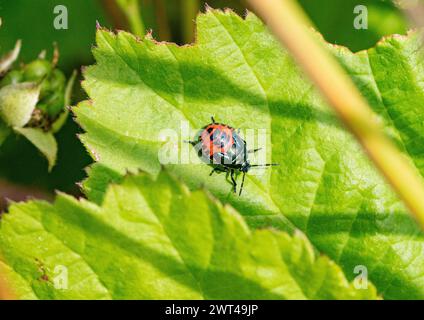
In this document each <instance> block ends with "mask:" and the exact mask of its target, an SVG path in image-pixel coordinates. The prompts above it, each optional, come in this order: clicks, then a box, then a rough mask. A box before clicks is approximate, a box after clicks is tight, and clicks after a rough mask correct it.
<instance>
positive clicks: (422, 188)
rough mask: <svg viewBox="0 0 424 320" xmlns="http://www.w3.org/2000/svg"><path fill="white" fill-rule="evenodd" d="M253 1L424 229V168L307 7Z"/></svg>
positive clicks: (290, 1) (273, 0)
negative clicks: (401, 144) (321, 36)
mask: <svg viewBox="0 0 424 320" xmlns="http://www.w3.org/2000/svg"><path fill="white" fill-rule="evenodd" d="M249 3H250V4H251V6H252V8H253V9H254V10H255V11H256V12H257V13H258V14H259V15H260V16H261V17H262V18H263V19H264V21H265V22H266V23H267V24H268V27H269V28H270V30H271V31H272V32H273V33H274V34H275V36H276V37H277V39H278V40H279V41H280V42H281V43H282V44H283V45H284V46H285V47H286V48H287V49H288V50H289V51H290V52H291V53H292V54H293V56H294V57H295V59H296V60H297V61H298V63H299V64H300V66H301V67H303V69H304V70H305V72H306V73H307V74H308V75H309V77H310V78H311V79H312V80H313V81H314V82H315V84H316V85H317V87H318V88H319V89H320V91H321V93H322V95H323V96H324V97H325V98H326V99H327V101H328V103H329V104H330V105H331V106H332V107H333V108H334V109H335V110H336V112H337V113H338V115H339V116H340V118H341V119H342V121H343V122H344V123H345V125H346V126H347V127H348V128H349V129H350V131H351V132H352V133H353V134H354V135H355V136H356V138H357V139H358V140H359V142H360V143H361V144H362V146H363V147H364V148H365V150H366V151H367V153H368V155H369V156H370V158H371V159H372V161H373V162H374V163H375V165H376V166H377V167H378V168H379V169H380V171H381V172H382V173H383V175H384V176H385V177H386V178H387V180H388V181H389V183H390V184H391V185H392V187H393V188H394V190H396V192H397V193H398V195H399V196H400V197H401V198H402V199H403V201H404V202H405V204H406V205H407V207H408V208H409V209H410V211H411V212H412V213H413V215H414V216H415V218H416V220H417V221H418V223H419V224H420V226H421V228H422V229H423V230H424V184H423V180H422V178H421V176H420V174H419V173H418V171H417V170H416V168H415V167H413V165H412V164H411V163H410V161H409V160H408V159H407V158H406V157H405V156H404V155H403V154H402V153H400V152H399V150H398V149H397V148H396V147H395V146H394V145H393V143H392V142H391V141H390V140H389V139H388V138H387V137H386V136H385V135H384V133H383V128H382V126H381V125H380V124H379V123H378V122H377V116H376V115H375V114H374V113H373V111H372V110H371V108H370V107H369V106H368V104H367V102H366V100H365V99H364V98H363V97H362V96H361V94H360V93H359V91H358V89H357V88H356V87H355V85H354V84H353V82H352V80H351V79H350V78H349V76H348V75H347V74H346V73H345V72H344V70H343V69H342V67H341V66H340V65H339V64H338V63H337V61H336V60H335V58H334V57H333V56H332V55H331V54H330V53H329V52H328V51H327V50H326V49H325V48H324V46H323V45H322V44H320V43H319V42H318V41H317V39H316V37H315V36H314V35H313V34H312V33H311V32H310V29H309V27H308V25H309V24H310V23H309V21H308V19H307V17H306V16H305V14H304V13H303V11H302V9H301V8H300V7H299V6H298V5H297V4H296V3H295V2H294V1H293V0H249Z"/></svg>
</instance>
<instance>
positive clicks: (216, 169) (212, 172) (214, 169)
mask: <svg viewBox="0 0 424 320" xmlns="http://www.w3.org/2000/svg"><path fill="white" fill-rule="evenodd" d="M218 171H222V170H220V169H219V168H218V167H215V168H213V169H212V171H211V173H210V174H209V176H211V175H213V174H214V173H215V172H218Z"/></svg>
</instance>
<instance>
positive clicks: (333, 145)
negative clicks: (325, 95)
mask: <svg viewBox="0 0 424 320" xmlns="http://www.w3.org/2000/svg"><path fill="white" fill-rule="evenodd" d="M197 26H198V27H197V28H198V30H197V38H198V40H197V43H196V44H194V45H193V46H184V47H178V46H176V45H174V44H168V43H157V42H155V41H154V40H152V39H151V38H150V37H149V36H147V37H146V38H145V39H143V40H141V41H139V40H137V39H136V38H134V37H133V36H132V35H130V34H128V33H125V32H118V33H117V34H113V33H111V32H108V31H106V30H100V31H98V33H97V48H95V49H94V55H95V58H96V60H97V64H96V65H94V66H91V67H89V68H87V69H86V72H85V81H84V88H85V90H86V91H87V93H88V94H89V97H90V99H91V100H90V101H89V102H84V103H81V104H80V105H79V106H78V107H77V108H75V109H74V112H75V114H76V116H77V121H78V122H79V123H80V124H81V126H82V127H83V128H84V129H85V130H86V134H84V135H83V136H82V137H81V140H82V141H83V143H84V144H85V146H86V147H87V150H88V151H89V152H90V154H91V155H92V157H93V158H94V159H95V160H96V161H97V162H98V163H99V164H101V166H102V167H103V169H102V168H101V167H99V168H97V169H96V170H93V171H92V172H91V177H90V178H89V180H88V181H86V182H85V186H87V185H88V186H90V188H86V190H85V191H86V193H87V195H88V197H89V198H90V199H92V200H95V201H97V202H98V203H100V201H101V199H102V188H104V186H106V185H107V182H106V180H107V179H106V178H105V177H106V176H107V174H109V173H111V172H112V173H113V175H112V177H111V180H116V175H121V176H122V175H124V174H125V173H126V172H127V170H128V171H135V170H137V169H139V168H141V169H143V170H146V171H148V172H150V173H152V174H157V173H158V172H159V171H160V166H161V164H160V162H159V160H158V159H159V151H162V150H164V146H167V147H170V149H171V150H174V151H173V152H171V154H174V155H180V153H181V152H182V153H183V154H184V153H188V152H189V151H190V150H191V151H190V152H191V158H190V160H196V159H197V156H196V152H195V151H194V150H193V148H191V149H190V150H187V149H184V148H187V144H186V143H184V142H183V140H188V139H192V138H193V137H194V135H195V132H196V130H198V129H199V128H202V127H203V126H205V125H206V124H208V123H209V122H210V117H211V115H214V116H215V119H216V120H217V121H219V122H222V123H225V124H228V125H230V126H232V127H235V128H241V129H242V130H243V131H245V132H247V131H246V130H247V129H254V130H256V131H255V132H256V133H258V132H260V131H259V130H261V129H262V130H265V132H266V135H265V137H264V141H265V143H263V145H262V146H263V147H265V149H263V150H261V151H260V152H259V153H258V156H266V158H267V161H268V162H271V161H272V162H276V163H279V164H280V166H279V167H274V168H272V169H270V170H259V169H258V170H256V171H253V169H252V170H251V171H250V172H249V173H248V175H247V176H246V183H245V188H244V190H243V195H242V196H241V197H239V196H237V195H234V194H232V192H231V185H230V184H229V183H228V182H227V181H226V178H225V175H222V174H221V175H219V174H216V175H213V176H209V173H210V171H211V168H210V167H209V166H207V165H205V164H203V163H201V162H200V161H198V160H196V162H195V163H180V164H175V165H167V167H168V170H170V171H172V172H173V173H174V174H175V175H176V176H178V177H179V178H180V179H182V180H184V181H185V183H187V184H188V186H189V187H190V188H192V189H195V188H198V187H199V186H206V187H207V188H208V190H210V192H212V194H214V195H215V196H216V197H218V198H219V199H220V200H221V201H223V202H227V203H230V204H231V205H232V206H233V207H235V208H236V209H237V210H238V211H239V212H240V213H242V214H243V215H244V216H245V218H246V220H247V222H248V223H249V225H250V226H251V227H264V226H272V227H274V228H278V229H283V230H290V229H291V228H292V227H293V225H294V226H296V227H297V228H299V229H301V230H303V231H304V232H305V233H306V235H307V236H308V238H309V239H310V241H311V242H312V243H313V244H314V245H315V246H316V248H317V249H319V250H320V251H321V252H324V253H325V254H327V255H329V256H330V257H331V258H332V259H333V260H335V262H336V263H338V264H339V265H340V266H341V267H342V268H343V270H344V272H345V274H346V276H347V277H348V278H349V279H352V278H353V277H354V276H355V273H354V270H355V267H356V266H358V265H363V266H365V267H366V268H367V270H368V272H369V276H370V279H371V280H372V281H373V283H374V284H375V285H376V287H377V289H378V291H379V293H380V294H382V295H383V296H384V297H385V298H394V299H396V298H405V299H414V298H416V299H423V298H424V255H423V254H422V252H423V251H424V234H423V233H422V232H421V231H420V230H419V228H418V227H417V225H416V224H415V222H414V221H413V220H412V219H411V218H410V216H409V215H408V213H407V210H406V209H405V207H404V205H403V204H402V202H401V201H400V200H399V199H398V198H397V196H396V195H395V194H394V193H393V192H392V190H391V189H390V187H389V186H388V185H387V184H386V183H385V181H384V180H383V178H382V177H381V176H380V174H379V173H378V172H377V171H376V170H375V168H374V167H373V165H372V164H371V163H370V161H369V160H368V158H367V157H366V156H365V155H364V153H363V151H362V149H361V147H360V146H359V145H358V143H357V142H356V141H355V140H354V138H353V137H352V136H351V135H350V134H349V133H347V132H346V130H345V129H344V128H342V127H341V126H340V124H339V122H338V119H337V118H336V117H335V115H334V114H333V112H332V111H331V110H330V109H329V108H328V106H327V105H326V104H325V103H324V102H323V101H322V99H321V98H320V96H319V95H318V93H317V91H316V89H315V88H314V87H313V86H312V85H311V84H310V83H309V82H308V81H307V80H306V77H305V76H304V75H303V74H302V73H301V72H300V71H299V69H298V67H297V66H296V64H295V63H294V62H293V61H292V59H291V57H290V56H289V55H288V54H287V53H286V52H285V51H283V50H282V49H281V47H280V45H279V43H278V42H277V41H276V40H275V39H274V38H273V37H272V36H271V34H270V33H269V32H268V31H267V29H266V28H265V27H264V25H263V24H262V22H261V21H260V20H259V19H258V18H256V17H255V16H254V15H253V14H248V15H247V17H246V19H245V20H243V19H242V18H240V17H239V16H237V15H235V14H233V13H232V12H230V11H226V12H221V11H214V10H210V11H209V12H207V13H206V14H201V15H200V16H199V17H198V19H197ZM419 45H420V43H419V41H418V39H417V35H416V34H411V35H409V36H408V37H400V36H394V37H391V38H387V39H385V40H383V41H382V42H381V43H379V44H378V45H377V47H376V48H374V49H371V50H369V51H363V52H361V53H359V54H357V55H355V54H352V53H351V52H350V51H348V50H347V49H344V48H341V47H332V46H330V48H331V50H332V51H333V52H334V54H335V55H336V56H337V57H338V58H339V60H340V61H341V62H342V64H343V65H344V67H345V68H346V69H347V71H348V72H349V74H350V75H351V77H352V78H353V79H354V81H355V82H356V83H357V85H358V87H359V89H360V90H361V91H362V92H363V94H364V95H365V96H366V97H367V99H368V100H369V102H370V104H371V105H372V107H373V108H374V110H375V111H376V112H377V113H378V114H379V115H378V116H379V118H380V119H381V121H382V122H383V123H384V124H385V128H386V131H387V132H388V133H389V134H390V135H391V136H392V137H393V139H394V140H395V141H397V142H398V144H399V145H400V146H404V149H403V150H405V151H406V153H405V154H406V155H407V156H408V157H409V158H410V159H411V161H413V162H414V163H415V164H416V165H417V167H418V169H420V172H421V173H423V170H422V166H421V164H422V163H423V162H422V155H423V154H424V152H423V151H424V150H423V145H424V143H423V141H421V140H423V139H424V136H423V132H424V130H423V129H424V128H423V123H424V119H423V118H424V112H423V111H422V105H423V101H422V99H423V97H424V94H423V87H422V84H421V82H422V81H421V80H420V79H421V77H422V74H423V73H422V68H423V61H422V57H421V56H420V55H419V53H418V47H419ZM181 122H183V123H184V122H188V124H189V125H190V127H191V128H192V130H193V131H192V135H190V134H181V133H180V132H181ZM170 129H171V130H173V131H174V132H176V137H175V138H173V139H171V142H172V141H175V142H176V143H177V144H175V145H172V143H171V145H170V144H169V142H164V141H163V140H162V139H160V136H161V133H163V130H168V131H169V130H170ZM252 140H253V141H254V140H255V139H250V142H249V140H248V139H247V141H248V146H250V147H251V148H252V147H253V142H252ZM255 161H257V158H252V163H255ZM238 181H239V182H240V179H238ZM102 186H103V187H102ZM289 221H290V222H289Z"/></svg>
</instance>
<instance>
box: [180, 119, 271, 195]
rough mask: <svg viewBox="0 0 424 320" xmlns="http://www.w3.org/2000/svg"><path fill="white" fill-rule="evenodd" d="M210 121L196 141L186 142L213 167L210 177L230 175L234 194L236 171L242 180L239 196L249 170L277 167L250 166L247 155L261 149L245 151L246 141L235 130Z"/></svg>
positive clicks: (265, 165) (235, 189) (268, 165)
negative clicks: (241, 174) (241, 176)
mask: <svg viewBox="0 0 424 320" xmlns="http://www.w3.org/2000/svg"><path fill="white" fill-rule="evenodd" d="M211 119H212V123H210V124H208V125H206V126H205V127H203V129H202V130H201V132H200V133H199V135H198V137H197V140H196V141H188V142H189V143H190V144H191V145H193V146H194V147H195V148H196V150H197V151H198V155H199V157H200V158H201V159H202V160H203V161H204V162H206V163H208V164H210V165H211V166H212V167H213V169H212V172H211V174H210V175H212V174H213V173H214V172H226V173H227V174H230V176H231V182H232V184H233V190H234V193H236V192H237V182H236V180H235V177H234V174H235V173H236V172H237V171H238V172H242V173H243V179H242V182H241V187H240V191H239V195H241V192H242V191H243V186H244V178H245V176H246V173H247V172H248V171H249V170H250V169H251V168H254V167H270V166H277V165H278V164H276V163H267V164H264V165H252V164H250V162H249V159H248V154H249V153H255V152H257V151H259V150H261V149H260V148H259V149H253V150H247V145H246V141H244V140H243V139H242V138H241V137H240V135H239V133H238V131H237V130H235V129H234V128H232V127H230V126H228V125H226V124H223V123H218V122H216V121H215V119H214V118H213V117H211Z"/></svg>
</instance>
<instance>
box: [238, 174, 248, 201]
mask: <svg viewBox="0 0 424 320" xmlns="http://www.w3.org/2000/svg"><path fill="white" fill-rule="evenodd" d="M245 177H246V172H243V179H242V180H241V187H240V192H239V196H241V192H242V191H243V186H244V178H245Z"/></svg>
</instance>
